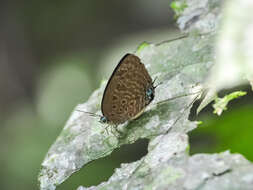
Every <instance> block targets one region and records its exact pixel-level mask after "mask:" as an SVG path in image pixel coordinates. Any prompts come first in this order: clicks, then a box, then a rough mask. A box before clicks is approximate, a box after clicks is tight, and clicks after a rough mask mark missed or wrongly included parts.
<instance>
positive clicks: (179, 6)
mask: <svg viewBox="0 0 253 190" xmlns="http://www.w3.org/2000/svg"><path fill="white" fill-rule="evenodd" d="M170 7H171V8H172V9H173V11H174V12H175V16H174V17H175V18H177V17H179V16H180V15H181V14H182V13H183V11H184V9H185V8H186V7H187V4H186V1H177V0H175V1H172V2H171V4H170Z"/></svg>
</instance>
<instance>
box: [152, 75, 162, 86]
mask: <svg viewBox="0 0 253 190" xmlns="http://www.w3.org/2000/svg"><path fill="white" fill-rule="evenodd" d="M157 78H158V77H155V79H154V80H153V82H152V85H154V83H155V81H156V79H157ZM162 83H163V82H159V83H158V84H157V85H156V86H154V88H156V87H158V86H160V85H161V84H162Z"/></svg>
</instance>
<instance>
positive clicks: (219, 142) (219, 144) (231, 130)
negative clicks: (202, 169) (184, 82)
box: [190, 92, 253, 161]
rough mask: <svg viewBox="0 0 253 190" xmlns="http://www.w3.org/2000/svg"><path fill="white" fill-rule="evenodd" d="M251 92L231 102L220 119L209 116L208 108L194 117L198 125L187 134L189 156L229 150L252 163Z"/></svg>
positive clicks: (252, 112)
mask: <svg viewBox="0 0 253 190" xmlns="http://www.w3.org/2000/svg"><path fill="white" fill-rule="evenodd" d="M251 99H252V92H251V93H249V95H247V96H245V97H244V98H241V99H238V100H234V102H232V103H231V105H230V106H229V108H228V110H227V111H226V112H224V113H223V114H222V115H221V116H216V115H214V114H212V113H211V105H210V106H209V111H207V110H208V108H206V109H204V110H206V112H204V113H202V114H200V116H199V117H198V118H197V119H198V120H201V121H202V124H200V125H199V127H198V128H197V129H196V130H193V131H192V132H191V133H190V141H191V143H190V144H191V154H195V153H200V152H202V153H215V152H222V151H225V150H230V151H231V152H232V153H241V154H242V155H244V156H245V157H246V158H247V159H248V160H251V161H253V149H252V146H253V139H252V134H253V127H252V126H253V124H252V123H253V117H252V115H253V103H252V101H251Z"/></svg>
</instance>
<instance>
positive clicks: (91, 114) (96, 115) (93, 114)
mask: <svg viewBox="0 0 253 190" xmlns="http://www.w3.org/2000/svg"><path fill="white" fill-rule="evenodd" d="M75 111H79V112H83V113H87V114H89V115H90V116H92V117H101V116H100V115H98V114H95V113H92V112H87V111H83V110H79V109H76V110H75Z"/></svg>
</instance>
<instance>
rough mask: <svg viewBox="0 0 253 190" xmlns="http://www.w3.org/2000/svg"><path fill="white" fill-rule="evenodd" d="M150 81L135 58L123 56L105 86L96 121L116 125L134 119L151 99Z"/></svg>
mask: <svg viewBox="0 0 253 190" xmlns="http://www.w3.org/2000/svg"><path fill="white" fill-rule="evenodd" d="M154 82H155V80H154V81H153V80H152V78H151V77H150V75H149V73H148V71H147V69H146V68H145V65H144V64H143V63H142V62H141V60H140V58H139V57H137V56H136V55H134V54H129V53H128V54H126V55H125V56H123V58H122V59H121V60H120V61H119V63H118V65H117V66H116V68H115V69H114V71H113V73H112V75H111V77H110V79H109V80H108V82H107V85H106V87H105V90H104V94H103V98H102V102H101V112H102V114H103V115H101V116H100V122H101V123H107V124H112V125H119V124H122V123H124V122H126V121H128V120H134V119H136V118H138V117H139V116H140V115H141V114H142V113H143V111H144V109H145V108H146V107H147V106H148V105H149V104H150V103H151V102H152V100H153V99H154V97H155V88H156V87H157V86H154ZM86 113H89V114H90V115H92V116H98V115H97V114H94V113H90V112H86Z"/></svg>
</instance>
